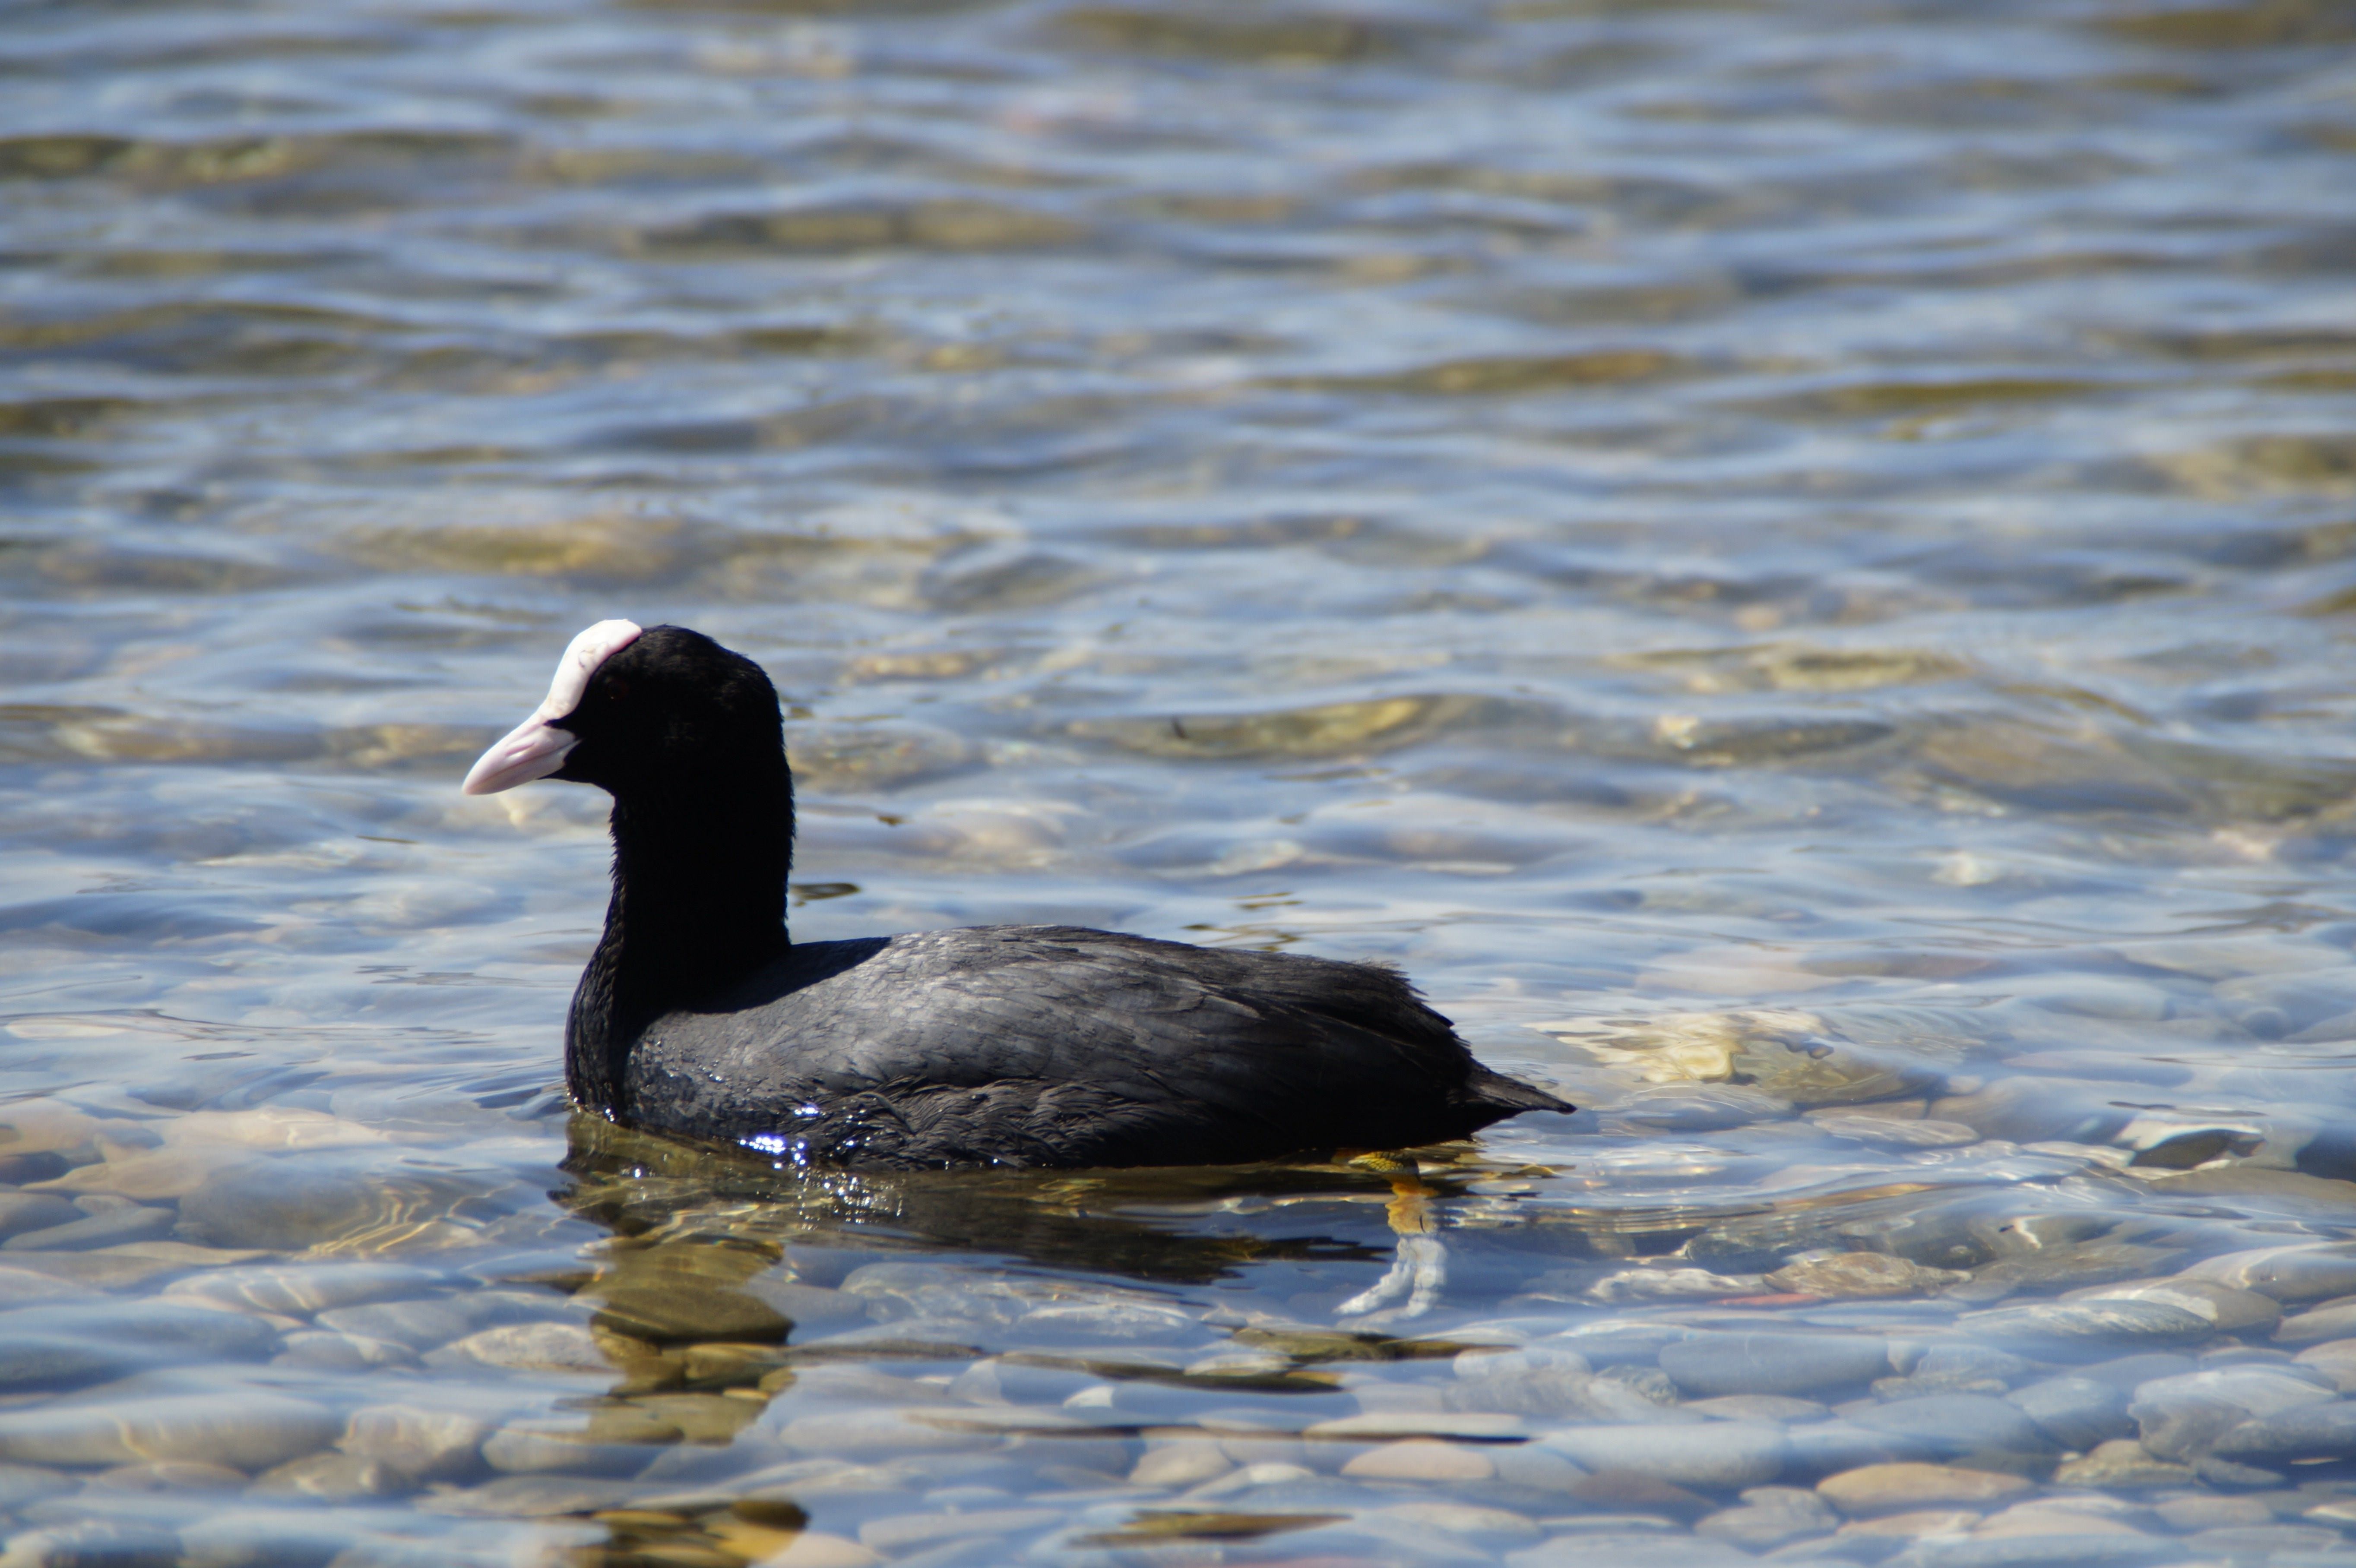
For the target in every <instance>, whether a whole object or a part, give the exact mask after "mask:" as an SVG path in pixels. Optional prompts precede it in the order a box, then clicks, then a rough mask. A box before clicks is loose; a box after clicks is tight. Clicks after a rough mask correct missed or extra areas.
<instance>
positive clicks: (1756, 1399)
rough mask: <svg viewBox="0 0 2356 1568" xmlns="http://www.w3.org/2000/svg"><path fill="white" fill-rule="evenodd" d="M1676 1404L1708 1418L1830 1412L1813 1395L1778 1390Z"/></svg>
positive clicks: (1818, 1416) (1780, 1418) (1782, 1417)
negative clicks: (1801, 1397)
mask: <svg viewBox="0 0 2356 1568" xmlns="http://www.w3.org/2000/svg"><path fill="white" fill-rule="evenodd" d="M1677 1408H1678V1409H1679V1410H1682V1411H1684V1412H1685V1413H1687V1414H1688V1415H1706V1416H1708V1417H1709V1418H1710V1419H1711V1420H1712V1421H1776V1422H1793V1421H1822V1420H1825V1419H1826V1417H1828V1416H1829V1415H1831V1414H1832V1412H1831V1411H1830V1410H1829V1409H1827V1408H1826V1406H1824V1405H1822V1404H1820V1403H1817V1402H1816V1401H1815V1400H1813V1399H1798V1398H1794V1396H1793V1395H1790V1394H1782V1393H1727V1394H1719V1395H1718V1396H1717V1397H1716V1398H1714V1399H1695V1400H1687V1402H1686V1403H1683V1404H1681V1405H1679V1406H1677Z"/></svg>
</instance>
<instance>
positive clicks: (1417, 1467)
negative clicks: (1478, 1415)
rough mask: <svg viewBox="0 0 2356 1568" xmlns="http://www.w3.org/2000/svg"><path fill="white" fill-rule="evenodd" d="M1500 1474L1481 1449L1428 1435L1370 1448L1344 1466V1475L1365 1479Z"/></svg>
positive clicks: (1435, 1478) (1451, 1478)
mask: <svg viewBox="0 0 2356 1568" xmlns="http://www.w3.org/2000/svg"><path fill="white" fill-rule="evenodd" d="M1496 1473H1497V1467H1496V1465H1495V1463H1494V1461H1493V1460H1491V1458H1490V1457H1489V1456H1488V1455H1486V1454H1484V1453H1483V1452H1482V1451H1481V1450H1480V1449H1478V1448H1474V1447H1470V1446H1467V1445H1464V1444H1462V1443H1441V1442H1437V1441H1434V1440H1433V1439H1431V1438H1428V1437H1414V1438H1408V1439H1407V1440H1406V1441H1404V1442H1399V1443H1387V1444H1385V1445H1383V1446H1381V1447H1380V1448H1369V1449H1368V1450H1366V1452H1365V1453H1363V1454H1357V1455H1353V1456H1351V1458H1350V1461H1349V1463H1347V1464H1345V1465H1344V1466H1343V1467H1342V1474H1344V1475H1345V1476H1349V1477H1354V1478H1355V1479H1358V1480H1364V1481H1376V1480H1379V1481H1485V1480H1488V1479H1489V1478H1490V1477H1494V1475H1496Z"/></svg>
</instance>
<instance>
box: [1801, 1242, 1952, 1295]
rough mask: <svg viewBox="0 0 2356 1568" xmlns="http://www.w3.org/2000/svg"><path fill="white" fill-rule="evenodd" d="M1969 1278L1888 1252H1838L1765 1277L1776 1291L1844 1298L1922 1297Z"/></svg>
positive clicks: (1807, 1260)
mask: <svg viewBox="0 0 2356 1568" xmlns="http://www.w3.org/2000/svg"><path fill="white" fill-rule="evenodd" d="M1970 1277H1971V1276H1970V1275H1966V1274H1964V1273H1961V1272H1959V1271H1957V1270H1954V1269H1944V1268H1926V1267H1924V1266H1923V1265H1922V1264H1918V1263H1911V1262H1909V1261H1908V1260H1906V1259H1904V1258H1901V1257H1892V1256H1891V1255H1890V1254H1889V1253H1835V1254H1833V1255H1832V1256H1830V1257H1821V1258H1803V1259H1801V1260H1799V1261H1798V1262H1796V1263H1790V1264H1784V1265H1783V1267H1782V1268H1779V1269H1777V1270H1775V1271H1774V1272H1773V1273H1772V1274H1770V1275H1768V1276H1767V1284H1768V1285H1769V1286H1770V1287H1771V1288H1772V1289H1775V1290H1779V1291H1791V1292H1795V1293H1797V1294H1800V1295H1803V1296H1827V1297H1837V1298H1844V1299H1847V1298H1856V1297H1866V1298H1870V1297H1874V1296H1922V1295H1926V1294H1928V1293H1930V1292H1932V1291H1935V1290H1944V1289H1945V1288H1946V1287H1947V1286H1949V1285H1961V1284H1962V1283H1963V1282H1964V1281H1965V1280H1966V1279H1968V1278H1970Z"/></svg>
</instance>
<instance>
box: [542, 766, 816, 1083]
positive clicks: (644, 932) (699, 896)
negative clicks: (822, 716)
mask: <svg viewBox="0 0 2356 1568" xmlns="http://www.w3.org/2000/svg"><path fill="white" fill-rule="evenodd" d="M759 772H760V773H763V774H766V773H768V770H767V769H766V768H763V769H761V770H759ZM731 784H732V786H733V787H731V788H730V789H728V790H727V791H726V793H725V794H724V795H723V794H721V793H718V792H711V793H701V794H697V795H691V796H680V797H675V798H669V799H649V798H644V797H637V796H632V797H619V796H617V797H616V800H615V802H614V817H613V828H614V896H613V899H612V901H610V902H608V903H607V904H606V906H605V934H604V935H603V936H602V937H600V938H599V939H598V943H597V950H596V952H595V953H594V954H593V955H591V956H590V959H589V966H588V968H587V969H585V970H584V971H583V972H582V976H581V984H580V986H579V987H578V988H577V989H576V990H575V991H574V992H573V1011H572V1014H571V1016H570V1017H569V1018H568V1019H566V1021H565V1029H564V1076H565V1082H566V1083H567V1085H568V1086H569V1087H570V1088H571V1089H572V1091H573V1098H574V1100H576V1101H577V1102H579V1103H580V1104H583V1105H586V1106H588V1107H590V1108H591V1109H593V1110H597V1111H602V1112H604V1113H605V1114H606V1115H626V1113H627V1111H628V1109H629V1107H628V1106H627V1105H626V1104H625V1103H624V1102H625V1099H626V1092H625V1089H626V1082H627V1072H626V1069H627V1063H628V1060H629V1052H630V1048H631V1047H632V1046H633V1045H634V1044H636V1043H637V1039H638V1036H639V1034H640V1033H641V1032H643V1031H644V1030H645V1029H646V1027H647V1026H648V1024H650V1023H652V1022H653V1021H654V1020H655V1019H659V1018H660V1017H662V1016H663V1014H665V1013H667V1012H669V1011H671V1010H673V1009H674V1008H681V1007H690V1006H692V1005H694V1004H695V1003H696V1002H698V1001H699V1000H701V999H702V998H704V997H709V996H712V994H714V993H716V992H718V991H721V990H723V989H724V988H726V987H729V986H731V985H734V984H735V983H736V982H737V981H740V980H742V979H744V977H745V976H748V975H751V974H752V973H753V972H754V971H755V970H757V969H759V968H760V967H761V966H762V965H765V964H766V963H768V962H769V961H770V960H772V959H774V958H776V956H777V955H779V954H781V953H783V952H784V951H785V950H786V946H787V937H786V874H787V870H788V869H790V868H791V865H792V860H793V837H794V802H793V784H792V782H791V780H790V778H789V777H788V776H787V773H786V769H785V763H784V761H783V759H782V758H780V759H779V761H778V763H777V764H776V770H775V775H774V777H757V778H755V779H751V780H748V779H746V778H745V777H744V775H743V773H737V774H735V776H734V777H733V778H732V780H731Z"/></svg>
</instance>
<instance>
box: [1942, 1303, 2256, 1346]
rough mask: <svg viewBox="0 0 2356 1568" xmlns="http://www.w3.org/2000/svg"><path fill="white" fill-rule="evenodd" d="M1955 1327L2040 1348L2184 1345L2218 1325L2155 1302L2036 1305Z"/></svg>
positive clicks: (1968, 1317) (1966, 1318)
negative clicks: (2110, 1344) (2103, 1345)
mask: <svg viewBox="0 0 2356 1568" xmlns="http://www.w3.org/2000/svg"><path fill="white" fill-rule="evenodd" d="M1955 1327H1956V1328H1960V1329H1962V1330H1964V1331H1965V1332H1966V1333H1970V1334H1976V1335H1978V1336H1980V1337H1982V1338H1985V1339H1997V1340H2003V1341H2008V1342H2016V1343H2022V1344H2027V1345H2032V1346H2040V1347H2053V1348H2061V1347H2070V1346H2080V1345H2100V1344H2104V1343H2105V1342H2108V1343H2112V1344H2118V1345H2122V1346H2125V1345H2134V1344H2138V1343H2141V1344H2165V1345H2173V1344H2183V1343H2186V1342H2189V1341H2190V1340H2194V1339H2207V1338H2208V1337H2209V1336H2210V1335H2211V1334H2212V1333H2214V1332H2216V1327H2215V1325H2214V1324H2212V1323H2211V1322H2210V1320H2209V1319H2208V1318H2206V1317H2202V1316H2201V1315H2200V1314H2199V1313H2197V1312H2193V1311H2191V1310H2190V1309H2188V1308H2186V1307H2173V1306H2169V1305H2167V1304H2166V1303H2163V1302H2158V1301H2137V1300H2119V1301H2112V1300H2101V1301H2037V1302H2029V1303H2026V1304H2024V1305H2022V1306H2019V1307H1992V1308H1990V1309H1989V1310H1987V1311H1985V1312H1966V1313H1965V1314H1964V1315H1963V1316H1962V1317H1958V1318H1956V1319H1955Z"/></svg>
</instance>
